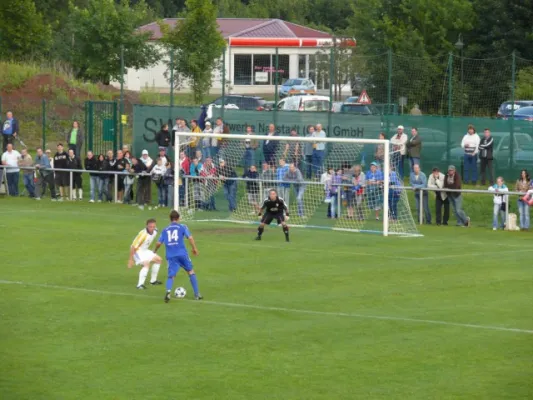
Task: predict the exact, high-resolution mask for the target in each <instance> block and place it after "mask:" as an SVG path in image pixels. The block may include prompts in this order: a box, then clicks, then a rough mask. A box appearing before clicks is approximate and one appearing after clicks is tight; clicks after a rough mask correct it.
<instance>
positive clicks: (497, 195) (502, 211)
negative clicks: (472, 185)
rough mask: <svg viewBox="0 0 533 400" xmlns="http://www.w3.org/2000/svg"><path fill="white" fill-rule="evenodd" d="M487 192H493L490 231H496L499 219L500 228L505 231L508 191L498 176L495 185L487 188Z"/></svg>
mask: <svg viewBox="0 0 533 400" xmlns="http://www.w3.org/2000/svg"><path fill="white" fill-rule="evenodd" d="M489 191H491V192H494V199H493V202H494V208H493V211H492V230H493V231H495V230H497V229H498V222H499V221H498V220H499V218H498V217H500V218H501V223H500V224H499V225H500V228H502V229H505V224H506V220H507V212H506V211H507V210H506V208H507V204H508V201H509V195H507V193H508V192H509V189H508V188H507V186H506V185H505V182H504V181H503V178H502V177H501V176H499V177H498V178H497V179H496V183H495V184H494V185H492V186H490V187H489Z"/></svg>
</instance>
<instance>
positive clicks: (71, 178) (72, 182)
mask: <svg viewBox="0 0 533 400" xmlns="http://www.w3.org/2000/svg"><path fill="white" fill-rule="evenodd" d="M69 186H70V187H69V197H68V198H69V199H70V200H74V195H73V193H72V187H73V186H74V173H73V172H72V171H70V172H69Z"/></svg>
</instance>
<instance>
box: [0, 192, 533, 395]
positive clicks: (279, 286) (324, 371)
mask: <svg viewBox="0 0 533 400" xmlns="http://www.w3.org/2000/svg"><path fill="white" fill-rule="evenodd" d="M167 215H168V210H157V211H143V212H141V211H140V210H138V209H136V208H133V207H126V206H118V205H107V204H93V205H89V204H87V203H76V204H72V203H51V202H49V200H43V201H42V202H40V203H37V202H31V201H29V200H27V199H0V227H1V231H2V239H3V240H2V245H1V246H0V248H1V251H2V256H1V262H0V338H1V351H0V399H2V400H8V399H32V400H33V399H195V400H203V399H215V400H225V399H228V400H240V399H242V400H260V399H268V400H271V399H283V400H291V399H305V400H311V399H321V400H323V399H335V400H338V399H527V398H532V397H533V377H532V374H533V300H532V299H533V297H532V289H533V285H532V282H533V268H532V264H531V256H532V255H533V247H532V246H531V237H530V235H528V234H524V233H520V232H517V233H508V232H492V231H490V230H487V229H477V228H472V229H461V228H456V227H452V226H450V227H441V228H437V227H424V228H423V229H422V233H423V234H424V237H421V238H395V237H390V238H383V237H381V236H377V235H365V234H356V233H343V232H332V231H324V230H311V229H308V230H305V229H293V230H292V231H291V239H292V241H291V243H285V242H284V238H283V234H282V232H281V230H280V229H277V228H270V229H267V230H266V232H265V234H264V237H263V241H262V242H254V241H253V240H252V239H253V238H254V236H255V234H256V229H255V227H254V226H247V225H231V224H224V223H213V224H209V223H198V222H196V223H190V224H189V227H190V229H191V231H192V233H193V235H194V237H195V238H196V241H197V243H198V246H199V249H200V256H199V257H196V258H194V259H193V261H194V263H195V269H196V271H197V275H198V280H199V284H200V289H201V291H202V294H203V295H204V296H205V300H204V301H201V302H195V301H191V300H190V299H191V293H192V290H191V288H190V284H189V282H188V279H187V277H186V276H185V274H184V273H183V271H182V272H180V274H179V275H178V277H177V281H176V284H177V285H180V286H184V287H185V288H186V289H187V290H188V295H187V298H186V299H184V300H177V299H173V300H172V301H171V302H170V304H165V303H164V302H163V296H164V288H162V287H158V288H153V287H149V288H148V290H147V291H145V292H140V291H137V290H136V289H135V285H136V282H137V277H138V269H136V268H135V269H132V270H129V269H127V266H126V263H127V257H128V249H129V246H130V244H131V241H132V240H133V238H134V236H135V235H136V233H137V232H138V231H139V230H140V229H141V228H142V227H143V226H144V222H145V220H146V219H147V218H148V217H152V216H153V217H156V218H157V220H158V227H159V228H163V227H164V226H165V225H166V224H167V222H168V219H167ZM165 271H166V265H163V266H162V268H161V271H160V278H161V280H164V278H165Z"/></svg>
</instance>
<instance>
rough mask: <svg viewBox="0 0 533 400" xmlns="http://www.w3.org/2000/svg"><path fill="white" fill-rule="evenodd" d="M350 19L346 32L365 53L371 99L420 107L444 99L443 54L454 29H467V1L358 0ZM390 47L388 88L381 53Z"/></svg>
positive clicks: (451, 41) (469, 7)
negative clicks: (400, 99) (413, 104)
mask: <svg viewBox="0 0 533 400" xmlns="http://www.w3.org/2000/svg"><path fill="white" fill-rule="evenodd" d="M352 11H353V14H352V18H350V28H351V32H352V34H351V36H353V37H355V38H356V39H357V43H358V51H359V52H360V54H364V55H365V56H369V58H368V61H369V71H370V74H371V76H369V77H368V78H369V79H370V81H371V82H372V84H373V86H374V87H375V88H374V89H373V91H374V92H375V95H374V98H375V99H376V101H377V102H386V101H387V99H388V93H389V89H390V90H391V95H392V98H391V101H393V102H394V101H398V98H399V97H400V96H402V97H407V98H408V101H409V102H416V103H418V104H419V105H420V106H421V108H422V109H424V110H425V111H426V112H427V111H428V110H432V111H433V110H438V109H440V108H441V107H440V104H439V103H440V102H442V101H445V99H446V95H445V94H443V90H442V86H443V81H444V79H445V75H446V66H447V57H448V53H449V52H451V51H454V50H455V48H454V43H455V41H456V40H457V37H458V34H459V32H467V31H469V30H471V29H472V27H473V22H474V21H475V15H474V12H473V8H472V5H471V3H470V2H469V1H468V0H430V2H429V4H428V1H427V0H399V1H389V0H359V1H358V2H357V5H353V8H352ZM389 50H390V51H392V53H393V54H394V57H393V58H392V77H391V82H392V85H391V87H390V88H389V68H388V62H387V61H388V58H387V52H388V51H389Z"/></svg>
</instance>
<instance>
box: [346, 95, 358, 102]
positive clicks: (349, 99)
mask: <svg viewBox="0 0 533 400" xmlns="http://www.w3.org/2000/svg"><path fill="white" fill-rule="evenodd" d="M359 96H360V95H357V96H350V97H348V98H346V100H345V101H344V102H345V103H357V101H358V100H359Z"/></svg>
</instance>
